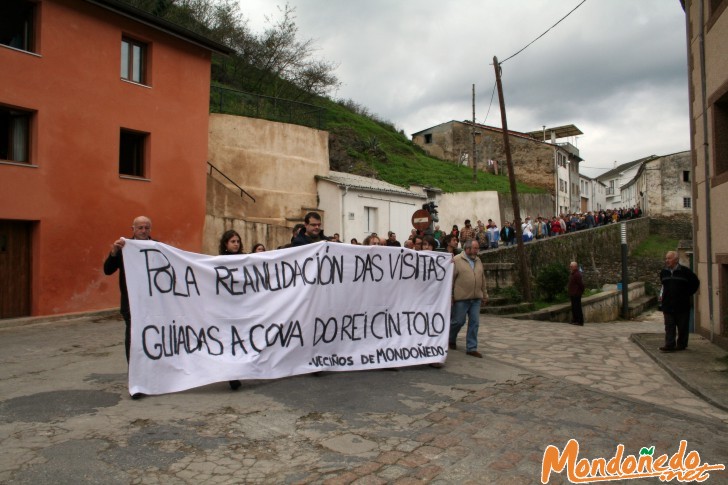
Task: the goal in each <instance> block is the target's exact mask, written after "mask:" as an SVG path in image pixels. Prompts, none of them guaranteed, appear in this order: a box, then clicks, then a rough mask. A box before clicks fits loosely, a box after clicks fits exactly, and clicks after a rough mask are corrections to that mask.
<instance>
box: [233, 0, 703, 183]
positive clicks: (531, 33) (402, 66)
mask: <svg viewBox="0 0 728 485" xmlns="http://www.w3.org/2000/svg"><path fill="white" fill-rule="evenodd" d="M578 3H579V1H578V0H568V1H567V0H551V1H547V0H528V1H526V0H522V1H518V2H503V1H500V0H486V1H483V0H480V1H476V0H472V1H471V0H453V1H448V2H444V1H442V0H438V1H435V0H398V1H392V0H358V1H356V0H354V1H346V2H337V1H330V0H290V1H289V4H290V5H291V6H293V7H295V8H296V15H297V25H298V27H299V33H300V36H301V38H303V39H314V40H315V43H316V45H317V46H318V47H319V49H320V50H319V52H318V54H319V55H320V57H321V58H323V59H326V60H327V61H332V62H335V63H338V64H339V67H338V69H337V71H336V73H337V75H338V77H339V79H340V80H341V82H342V86H341V88H340V89H339V91H338V92H337V93H335V97H338V98H344V99H349V98H350V99H353V100H354V101H356V102H357V103H359V104H361V105H364V106H366V107H367V108H368V109H369V110H370V111H371V112H374V113H377V114H378V115H379V116H380V117H382V118H384V119H387V120H389V121H391V122H393V123H394V124H395V125H396V126H397V127H398V128H401V129H404V131H405V133H407V134H411V133H414V132H417V131H420V130H422V129H426V128H428V127H430V126H433V125H437V124H439V123H443V122H446V121H449V120H452V119H456V120H460V119H470V118H471V116H472V99H471V90H472V85H473V84H475V86H476V119H477V120H478V121H479V122H486V123H487V124H490V125H494V126H500V111H499V108H498V98H497V95H496V96H495V97H494V99H493V103H492V105H491V104H490V100H491V93H492V92H493V86H494V82H495V72H494V69H493V66H492V60H493V56H498V58H499V60H500V61H503V60H505V59H506V58H507V57H508V56H510V55H512V54H514V53H515V52H517V51H518V50H519V49H521V48H523V47H524V46H526V45H527V44H528V43H529V42H531V41H533V40H534V39H535V38H536V37H538V36H539V35H541V34H542V33H543V32H544V31H546V29H548V28H549V27H551V26H552V25H553V24H554V23H556V22H557V21H558V20H559V19H560V18H561V17H563V16H564V15H565V14H566V13H567V12H569V11H570V10H571V9H573V8H574V7H575V6H576V5H577V4H578ZM281 4H282V3H281ZM274 5H275V4H272V3H271V2H270V1H269V0H245V1H244V2H241V10H242V12H243V14H244V15H245V17H246V18H248V19H249V20H250V25H251V26H252V27H253V28H254V29H255V28H258V27H259V26H260V25H262V16H263V14H268V15H270V14H275V13H276V9H275V6H274ZM502 73H503V85H504V95H505V100H506V111H507V114H508V127H509V128H510V129H513V130H517V131H532V130H537V129H540V128H541V126H542V125H546V126H558V125H562V124H569V123H573V124H575V125H576V126H578V127H579V128H580V129H581V130H582V131H583V132H584V135H583V136H581V137H579V138H578V140H570V141H572V143H573V142H576V143H577V144H578V146H579V148H580V150H581V154H582V157H583V158H585V162H583V164H582V165H583V166H584V167H597V168H595V169H585V170H583V171H582V172H583V173H587V174H591V175H595V172H596V173H599V172H600V171H602V172H603V171H604V170H606V169H609V168H611V167H612V164H613V162H614V160H617V161H619V162H620V163H623V162H627V161H631V160H635V159H638V158H642V157H644V156H647V155H651V154H658V155H659V154H667V153H673V152H676V151H681V150H687V149H688V148H689V117H688V83H687V53H686V36H685V17H684V12H683V11H682V8H681V7H680V3H679V2H677V1H665V0H639V1H635V0H608V1H604V0H588V1H587V2H585V3H584V4H583V5H581V6H580V7H579V8H578V9H577V10H576V11H574V12H573V13H572V14H571V15H570V16H569V17H568V18H566V19H564V20H563V21H562V22H561V23H559V25H557V26H556V27H554V28H553V29H552V30H551V31H549V32H548V33H547V34H545V35H544V36H543V37H541V38H540V39H539V40H537V41H536V42H535V43H533V44H532V45H531V46H529V47H528V48H527V49H525V50H524V51H523V52H521V53H520V54H518V55H517V56H515V57H513V58H511V59H509V60H507V61H506V62H505V63H504V64H503V66H502ZM488 109H490V112H489V114H488V117H487V119H486V118H485V116H486V112H488Z"/></svg>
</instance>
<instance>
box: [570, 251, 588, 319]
mask: <svg viewBox="0 0 728 485" xmlns="http://www.w3.org/2000/svg"><path fill="white" fill-rule="evenodd" d="M569 271H570V272H571V273H570V274H569V283H568V284H567V285H566V290H567V292H568V293H569V300H571V324H572V325H579V326H581V327H583V326H584V312H583V311H582V309H581V295H583V294H584V280H583V279H582V277H581V271H579V265H578V264H576V261H572V262H571V263H570V264H569Z"/></svg>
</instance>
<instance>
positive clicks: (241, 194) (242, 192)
mask: <svg viewBox="0 0 728 485" xmlns="http://www.w3.org/2000/svg"><path fill="white" fill-rule="evenodd" d="M207 164H208V165H209V166H210V172H209V174H210V175H212V171H213V169H214V170H215V171H216V172H217V173H219V174H220V175H222V176H223V177H225V178H226V179H227V180H228V182H230V183H231V184H233V185H234V186H235V187H237V188H238V190H240V198H241V199H242V198H243V194H245V195H247V196H248V197H250V198H251V199H252V200H253V202H255V197H253V196H252V195H250V194H249V193H247V192H246V191H245V189H243V188H242V187H241V186H239V185H238V184H237V183H235V181H234V180H233V179H231V178H230V177H228V176H227V175H225V174H224V173H223V172H222V171H221V170H220V169H219V168H217V167H216V166H214V165H213V164H211V163H210V161H209V160H208V162H207Z"/></svg>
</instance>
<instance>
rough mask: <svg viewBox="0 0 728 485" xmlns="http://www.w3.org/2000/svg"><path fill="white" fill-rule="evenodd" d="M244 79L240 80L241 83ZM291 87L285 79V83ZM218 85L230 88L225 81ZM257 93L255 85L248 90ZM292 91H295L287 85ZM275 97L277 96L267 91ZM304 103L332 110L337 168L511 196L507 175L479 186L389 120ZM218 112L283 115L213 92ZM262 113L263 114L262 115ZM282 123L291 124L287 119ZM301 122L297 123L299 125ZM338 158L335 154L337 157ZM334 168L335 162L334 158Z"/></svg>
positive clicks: (484, 176)
mask: <svg viewBox="0 0 728 485" xmlns="http://www.w3.org/2000/svg"><path fill="white" fill-rule="evenodd" d="M216 67H217V68H218V69H221V70H223V71H225V70H229V69H230V66H229V65H225V64H221V63H219V62H218V64H216ZM239 80H240V79H239ZM281 82H282V83H285V81H281ZM213 85H218V86H225V84H224V83H222V82H213ZM229 87H230V88H231V89H238V90H240V89H245V88H246V86H240V85H238V86H229ZM247 88H248V89H250V90H251V91H252V90H253V86H248V87H247ZM286 88H287V89H288V91H289V92H291V90H292V89H294V88H293V87H292V86H291V85H290V84H287V85H286ZM261 94H269V95H270V94H272V93H261ZM293 97H295V98H297V100H298V101H303V102H305V103H309V104H313V105H316V106H320V107H322V108H324V109H325V110H326V114H325V120H326V122H325V127H324V129H325V130H327V131H328V132H329V133H331V134H332V136H333V138H334V139H336V140H338V142H339V143H341V144H342V145H343V150H341V152H343V155H342V154H340V155H339V157H343V160H339V161H338V163H340V164H341V165H342V166H343V168H341V169H339V168H336V167H332V169H334V170H341V171H345V172H351V173H354V174H357V175H364V176H368V177H375V178H378V179H380V180H384V181H385V182H389V183H391V184H394V185H398V186H400V187H405V188H407V187H409V186H410V185H423V186H430V187H437V188H439V189H442V190H443V191H444V192H474V191H496V192H501V193H508V192H510V185H509V182H508V177H507V176H500V175H493V174H489V173H485V172H480V171H479V172H478V173H477V180H476V181H475V182H473V170H472V168H469V167H463V166H460V165H457V164H455V163H452V162H448V161H444V160H440V159H437V158H434V157H431V156H429V155H427V154H426V153H425V151H424V150H422V148H421V147H419V146H417V145H415V144H414V143H412V141H411V140H410V139H409V138H407V136H406V135H405V134H404V133H402V132H400V131H397V129H396V128H395V126H394V125H392V124H391V123H389V122H386V121H381V120H377V119H376V118H377V117H376V116H366V115H362V114H359V113H357V112H355V111H353V110H352V109H350V108H348V107H347V106H344V105H342V104H341V103H338V102H335V101H333V100H331V99H328V98H325V97H312V96H311V95H310V94H305V93H300V97H299V96H293ZM210 104H211V110H212V111H213V112H216V111H221V112H226V113H230V114H240V115H245V116H259V117H261V118H266V119H271V120H278V118H279V116H278V113H275V112H271V113H261V112H260V106H259V104H256V101H255V99H247V98H246V97H245V96H243V97H241V98H239V99H233V97H227V96H226V97H225V98H224V99H223V100H220V97H219V95H218V93H215V92H213V95H212V96H211V100H210ZM256 110H258V114H256ZM280 121H287V120H285V119H281V120H280ZM293 122H295V121H293ZM332 155H333V154H332ZM332 165H333V158H332ZM517 190H518V192H519V193H524V194H526V193H532V194H533V193H544V192H545V191H544V190H543V189H541V188H534V187H530V186H527V185H524V184H520V183H519V184H517Z"/></svg>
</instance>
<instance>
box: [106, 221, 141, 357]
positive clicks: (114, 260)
mask: <svg viewBox="0 0 728 485" xmlns="http://www.w3.org/2000/svg"><path fill="white" fill-rule="evenodd" d="M131 230H132V236H131V238H132V239H138V240H141V241H146V240H148V239H151V234H152V221H151V219H149V218H148V217H146V216H139V217H137V218H136V219H134V221H133V222H132V223H131ZM124 243H125V240H124V238H123V237H122V238H119V239H117V240H116V241H114V244H113V245H112V246H111V252H110V253H109V255H108V256H107V257H106V261H104V274H105V275H107V276H109V275H112V274H114V273H115V272H116V271H117V270H118V271H119V293H121V302H120V305H119V306H120V308H119V311H120V313H121V316H122V317H124V323H125V324H126V336H125V338H124V346H125V347H126V363H127V364H128V363H129V347H130V344H131V312H130V310H129V295H128V293H127V290H126V277H125V274H124V258H123V256H122V253H121V249H122V248H123V247H124Z"/></svg>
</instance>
